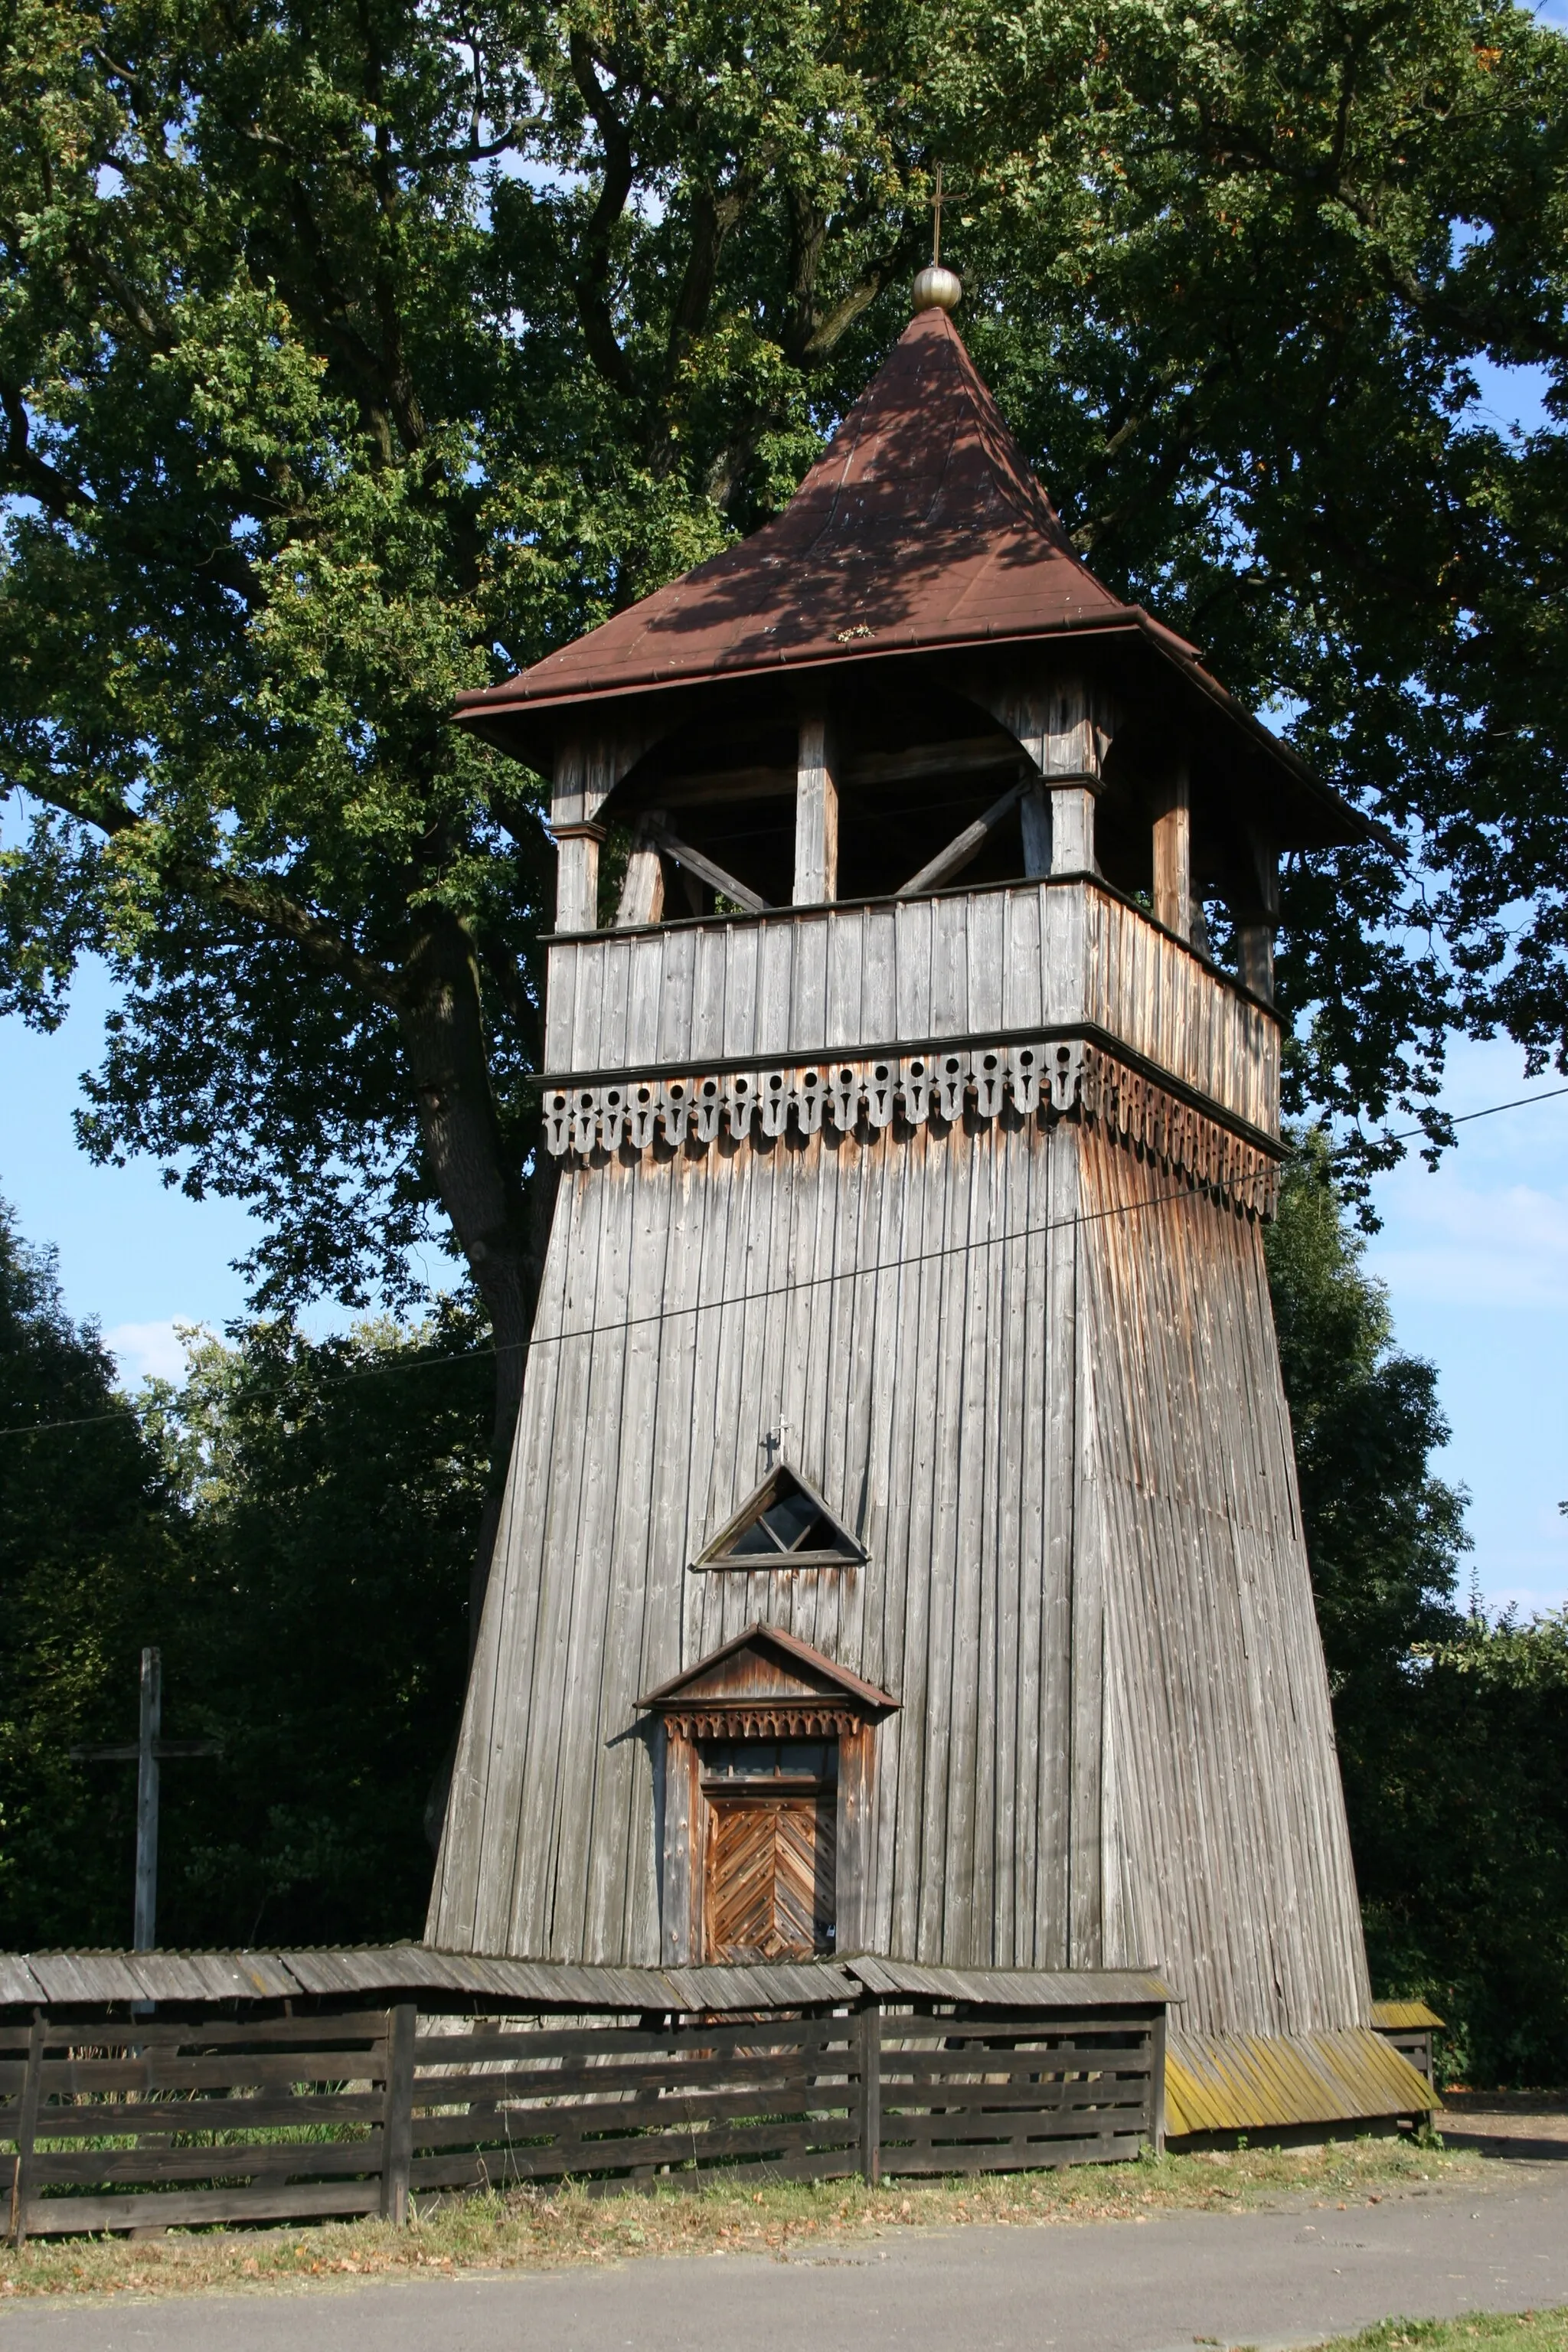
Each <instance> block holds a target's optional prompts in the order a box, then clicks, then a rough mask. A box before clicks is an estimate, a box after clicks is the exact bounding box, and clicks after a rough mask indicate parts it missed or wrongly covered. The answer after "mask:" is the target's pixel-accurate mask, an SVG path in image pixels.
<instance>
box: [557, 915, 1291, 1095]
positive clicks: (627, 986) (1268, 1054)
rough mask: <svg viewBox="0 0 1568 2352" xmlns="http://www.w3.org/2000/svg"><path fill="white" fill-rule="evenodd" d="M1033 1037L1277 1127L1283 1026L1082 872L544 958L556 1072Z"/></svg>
mask: <svg viewBox="0 0 1568 2352" xmlns="http://www.w3.org/2000/svg"><path fill="white" fill-rule="evenodd" d="M1042 1030H1047V1031H1048V1030H1074V1031H1077V1032H1078V1033H1079V1034H1089V1033H1090V1032H1100V1033H1102V1034H1104V1035H1106V1036H1107V1037H1110V1038H1114V1039H1117V1040H1119V1041H1120V1042H1121V1044H1123V1045H1126V1046H1128V1047H1130V1048H1131V1051H1132V1052H1133V1053H1134V1054H1135V1055H1139V1056H1141V1057H1142V1059H1144V1060H1145V1061H1148V1062H1151V1063H1153V1064H1155V1065H1157V1066H1159V1067H1160V1068H1161V1069H1163V1070H1165V1071H1168V1072H1169V1073H1170V1075H1171V1076H1173V1077H1174V1078H1176V1079H1177V1080H1179V1081H1180V1083H1181V1084H1182V1085H1183V1086H1184V1087H1190V1088H1192V1089H1193V1090H1194V1091H1195V1092H1196V1093H1198V1094H1201V1095H1203V1096H1205V1097H1206V1098H1207V1099H1208V1100H1209V1101H1211V1102H1213V1103H1215V1104H1216V1105H1217V1106H1218V1107H1219V1108H1221V1109H1223V1110H1226V1111H1229V1112H1231V1113H1232V1114H1233V1115H1234V1116H1235V1117H1237V1118H1242V1119H1245V1120H1247V1121H1248V1122H1249V1123H1250V1124H1251V1125H1252V1126H1254V1127H1257V1128H1261V1129H1264V1131H1265V1132H1266V1133H1268V1134H1277V1133H1278V1131H1279V1024H1278V1023H1277V1022H1276V1021H1275V1020H1274V1019H1273V1018H1272V1017H1271V1016H1270V1014H1268V1013H1267V1012H1265V1011H1264V1009H1263V1008H1262V1006H1260V1005H1259V1004H1258V1003H1255V1002H1253V1001H1252V1000H1251V999H1250V998H1248V997H1247V996H1245V995H1244V994H1242V993H1241V992H1240V991H1239V990H1237V988H1235V987H1234V986H1232V985H1231V984H1230V983H1229V982H1226V980H1224V979H1222V978H1221V977H1220V976H1219V975H1218V974H1217V973H1216V972H1215V971H1212V970H1210V969H1209V968H1208V967H1207V966H1206V965H1205V963H1204V962H1203V961H1202V960H1201V958H1199V957H1198V956H1196V955H1194V953H1193V951H1192V950H1191V949H1190V948H1186V947H1184V946H1183V945H1182V944H1181V942H1180V941H1179V940H1176V939H1174V938H1173V937H1172V935H1171V934H1170V933H1169V932H1168V931H1163V930H1161V929H1159V928H1158V926H1157V925H1155V924H1153V923H1152V922H1150V921H1149V920H1148V919H1147V918H1146V917H1144V916H1143V915H1141V914H1140V913H1139V912H1138V910H1137V908H1133V907H1130V906H1128V905H1127V903H1126V902H1125V901H1124V900H1123V899H1121V898H1118V897H1117V895H1116V894H1115V892H1114V891H1111V890H1109V889H1107V888H1106V887H1104V886H1103V885H1102V884H1099V883H1095V882H1090V881H1085V880H1083V879H1081V878H1079V877H1068V878H1064V879H1063V880H1060V881H1050V880H1046V881H1039V882H1018V883H1010V884H1007V885H1005V886H999V887H996V888H994V889H989V890H974V891H965V892H961V893H955V894H952V895H949V896H945V897H942V896H939V897H936V898H911V899H902V900H882V901H877V902H873V903H870V904H866V905H850V906H846V907H823V908H800V909H791V910H787V911H781V912H779V913H776V914H769V915H761V916H755V917H751V918H745V919H738V918H731V917H726V918H724V919H722V920H718V921H714V922H712V923H707V924H695V923H692V924H681V925H678V926H676V927H674V928H672V929H658V928H655V929H648V930H644V931H636V932H614V931H606V932H601V933H598V934H596V935H593V936H590V937H588V938H585V939H574V940H557V941H556V942H555V943H554V945H552V948H551V950H550V979H549V1009H548V1014H547V1021H546V1033H545V1063H546V1066H547V1068H548V1069H549V1071H550V1073H551V1075H552V1076H555V1077H562V1076H565V1075H567V1074H568V1073H573V1072H580V1073H583V1074H587V1073H589V1072H598V1071H603V1072H606V1073H608V1072H621V1071H629V1070H637V1071H649V1070H654V1069H662V1070H668V1071H676V1072H678V1071H684V1070H688V1069H690V1068H693V1067H697V1066H710V1067H713V1066H720V1065H722V1064H725V1063H731V1064H734V1065H736V1066H744V1065H746V1064H748V1063H756V1062H767V1061H798V1060H800V1059H801V1058H803V1057H810V1056H813V1055H822V1056H824V1057H826V1056H829V1055H834V1054H848V1053H851V1052H853V1051H855V1050H857V1049H858V1050H860V1051H862V1052H867V1053H870V1052H876V1051H879V1050H886V1049H889V1048H891V1047H893V1046H895V1045H898V1044H899V1043H900V1041H903V1042H906V1043H908V1044H909V1045H930V1044H935V1043H937V1042H938V1041H940V1040H942V1039H943V1038H957V1037H986V1038H990V1037H1000V1036H1003V1035H1007V1034H1021V1035H1031V1034H1038V1033H1039V1032H1040V1031H1042Z"/></svg>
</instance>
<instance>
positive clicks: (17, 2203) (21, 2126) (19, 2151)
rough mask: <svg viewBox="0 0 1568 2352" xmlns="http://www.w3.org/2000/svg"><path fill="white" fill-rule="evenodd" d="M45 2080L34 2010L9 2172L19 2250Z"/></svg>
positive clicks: (40, 2027) (39, 2014)
mask: <svg viewBox="0 0 1568 2352" xmlns="http://www.w3.org/2000/svg"><path fill="white" fill-rule="evenodd" d="M43 2082H44V2012H43V2011H42V2010H41V2009H36V2010H35V2011H33V2022H32V2027H31V2029H30V2031H29V2032H28V2035H27V2071H26V2074H25V2075H24V2076H23V2078H22V2109H21V2113H20V2114H19V2115H18V2116H17V2118H16V2170H15V2171H14V2172H13V2173H12V2175H11V2242H12V2244H13V2245H14V2246H16V2248H17V2249H18V2250H20V2249H21V2247H22V2246H24V2245H25V2244H26V2239H27V2196H28V2191H29V2189H30V2188H31V2185H32V2184H31V2182H30V2180H29V2179H28V2175H29V2174H30V2173H31V2171H32V2168H33V2144H34V2142H35V2141H36V2139H37V2137H38V2103H39V2099H40V2097H41V2095H42V2092H43Z"/></svg>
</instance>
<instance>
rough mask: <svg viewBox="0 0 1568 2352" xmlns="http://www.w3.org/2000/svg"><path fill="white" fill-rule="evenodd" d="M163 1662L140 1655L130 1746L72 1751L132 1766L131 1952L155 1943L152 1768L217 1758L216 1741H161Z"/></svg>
mask: <svg viewBox="0 0 1568 2352" xmlns="http://www.w3.org/2000/svg"><path fill="white" fill-rule="evenodd" d="M162 1733H163V1653H162V1652H161V1651H159V1650H143V1651H142V1715H141V1724H140V1727H139V1731H138V1736H137V1738H136V1739H135V1740H134V1741H133V1742H125V1743H122V1744H121V1745H120V1746H118V1747H113V1748H72V1749H71V1751H70V1752H71V1756H72V1758H73V1759H74V1760H75V1761H76V1762H77V1763H79V1764H134V1765H135V1767H136V1923H135V1937H134V1940H133V1942H132V1950H133V1951H137V1952H150V1951H152V1949H153V1947H154V1945H155V1944H156V1942H157V1935H156V1932H155V1931H156V1927H157V1916H158V1767H159V1765H160V1764H161V1763H163V1760H164V1759H165V1758H168V1757H172V1756H221V1755H222V1754H223V1742H222V1741H221V1740H219V1739H164V1738H163V1737H162Z"/></svg>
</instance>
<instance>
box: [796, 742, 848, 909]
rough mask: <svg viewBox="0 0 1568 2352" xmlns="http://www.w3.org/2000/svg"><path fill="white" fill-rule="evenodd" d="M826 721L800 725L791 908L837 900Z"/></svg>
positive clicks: (833, 789) (834, 796)
mask: <svg viewBox="0 0 1568 2352" xmlns="http://www.w3.org/2000/svg"><path fill="white" fill-rule="evenodd" d="M835 758H836V751H835V746H834V741H833V730H832V727H831V726H830V724H829V722H828V720H827V718H826V715H825V713H823V712H821V711H816V712H814V713H813V714H812V715H811V716H810V717H809V718H806V719H802V720H801V722H800V751H799V757H798V761H797V764H796V768H795V905H796V906H797V907H819V906H821V905H822V904H823V903H824V902H825V901H826V900H827V899H829V898H837V896H838V787H837V783H836V782H834V777H833V769H834V763H835Z"/></svg>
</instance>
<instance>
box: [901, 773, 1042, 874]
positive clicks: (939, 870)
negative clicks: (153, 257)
mask: <svg viewBox="0 0 1568 2352" xmlns="http://www.w3.org/2000/svg"><path fill="white" fill-rule="evenodd" d="M1028 789H1029V788H1028V786H1027V785H1026V784H1014V785H1013V786H1012V787H1011V788H1010V790H1008V791H1007V792H1005V793H1003V795H1002V797H1001V799H1000V800H999V801H993V802H992V803H991V805H990V807H989V808H988V809H987V810H986V811H985V813H984V815H983V816H977V817H976V818H975V820H974V822H973V824H966V825H965V826H964V828H963V832H962V833H957V834H954V835H953V837H952V840H951V841H950V842H949V843H948V845H947V846H946V848H945V849H939V850H938V851H937V854H936V856H934V857H932V858H928V860H927V861H926V863H925V865H923V866H921V870H920V872H919V873H918V874H911V875H910V878H909V880H908V881H907V882H903V883H900V886H899V890H898V896H899V897H900V898H912V897H913V896H914V895H915V893H916V892H917V891H920V890H940V889H941V888H942V884H943V883H944V882H951V881H952V879H953V878H954V877H955V876H957V875H960V874H962V873H963V869H964V867H965V866H972V865H973V863H974V860H975V859H976V858H977V857H978V856H979V855H980V853H981V851H982V850H983V849H984V846H985V845H986V843H987V842H988V841H989V840H990V838H991V836H992V835H993V834H994V832H995V830H996V828H997V826H998V825H999V824H1005V821H1006V820H1007V818H1008V817H1010V816H1011V815H1012V814H1013V811H1014V810H1015V809H1016V807H1017V805H1018V803H1019V802H1020V801H1021V800H1022V799H1023V797H1024V795H1025V793H1026V792H1027V790H1028ZM1048 831H1049V829H1048V827H1047V837H1048Z"/></svg>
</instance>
